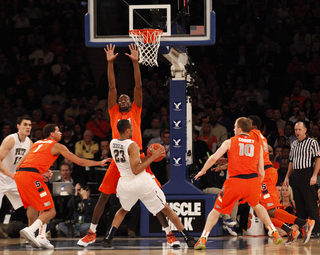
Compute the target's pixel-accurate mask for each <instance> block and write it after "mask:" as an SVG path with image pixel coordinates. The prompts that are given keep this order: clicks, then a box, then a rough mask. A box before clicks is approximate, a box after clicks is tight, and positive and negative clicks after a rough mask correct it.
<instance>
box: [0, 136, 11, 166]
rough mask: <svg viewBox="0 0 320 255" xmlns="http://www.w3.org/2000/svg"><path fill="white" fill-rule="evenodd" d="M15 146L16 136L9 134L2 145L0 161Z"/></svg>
mask: <svg viewBox="0 0 320 255" xmlns="http://www.w3.org/2000/svg"><path fill="white" fill-rule="evenodd" d="M13 146H14V138H13V137H12V136H7V137H6V138H5V139H4V140H3V141H2V144H1V147H0V161H1V162H2V160H3V159H4V158H5V157H6V156H7V154H8V152H9V151H10V150H11V149H12V148H13Z"/></svg>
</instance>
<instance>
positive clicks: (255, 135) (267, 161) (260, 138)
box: [249, 129, 272, 166]
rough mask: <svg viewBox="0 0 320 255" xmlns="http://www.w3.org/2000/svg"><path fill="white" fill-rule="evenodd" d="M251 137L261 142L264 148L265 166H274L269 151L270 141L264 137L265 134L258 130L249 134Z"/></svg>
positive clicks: (253, 130)
mask: <svg viewBox="0 0 320 255" xmlns="http://www.w3.org/2000/svg"><path fill="white" fill-rule="evenodd" d="M249 136H250V137H251V138H252V139H254V140H256V141H257V142H259V143H260V144H261V146H262V148H263V161H264V165H265V166H266V165H270V166H272V163H271V161H270V158H269V149H268V140H267V138H265V137H264V136H263V134H262V133H261V132H260V130H258V129H252V130H251V131H250V133H249Z"/></svg>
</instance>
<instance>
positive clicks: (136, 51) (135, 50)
mask: <svg viewBox="0 0 320 255" xmlns="http://www.w3.org/2000/svg"><path fill="white" fill-rule="evenodd" d="M129 49H130V52H131V55H129V54H128V53H125V54H126V55H127V56H128V57H129V58H130V59H131V60H132V61H138V60H139V49H138V47H137V45H136V44H133V43H131V44H129Z"/></svg>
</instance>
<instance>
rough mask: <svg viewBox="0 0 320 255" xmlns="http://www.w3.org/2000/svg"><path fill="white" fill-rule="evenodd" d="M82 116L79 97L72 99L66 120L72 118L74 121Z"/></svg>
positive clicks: (65, 112)
mask: <svg viewBox="0 0 320 255" xmlns="http://www.w3.org/2000/svg"><path fill="white" fill-rule="evenodd" d="M79 114H80V111H79V100H78V98H77V97H72V98H71V102H70V107H69V108H68V109H66V110H65V111H64V114H63V117H64V120H66V119H68V118H72V119H73V120H75V119H76V117H77V116H78V115H79Z"/></svg>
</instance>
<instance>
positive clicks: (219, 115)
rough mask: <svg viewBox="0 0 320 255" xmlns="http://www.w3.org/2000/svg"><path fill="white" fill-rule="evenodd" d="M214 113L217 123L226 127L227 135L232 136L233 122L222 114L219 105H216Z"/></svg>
mask: <svg viewBox="0 0 320 255" xmlns="http://www.w3.org/2000/svg"><path fill="white" fill-rule="evenodd" d="M215 113H216V114H217V118H218V123H219V124H220V125H221V126H223V127H225V128H226V129H227V132H228V137H231V136H233V135H234V132H233V122H232V121H231V120H230V119H229V118H228V117H226V116H225V115H224V113H223V109H222V108H221V107H216V110H215Z"/></svg>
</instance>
